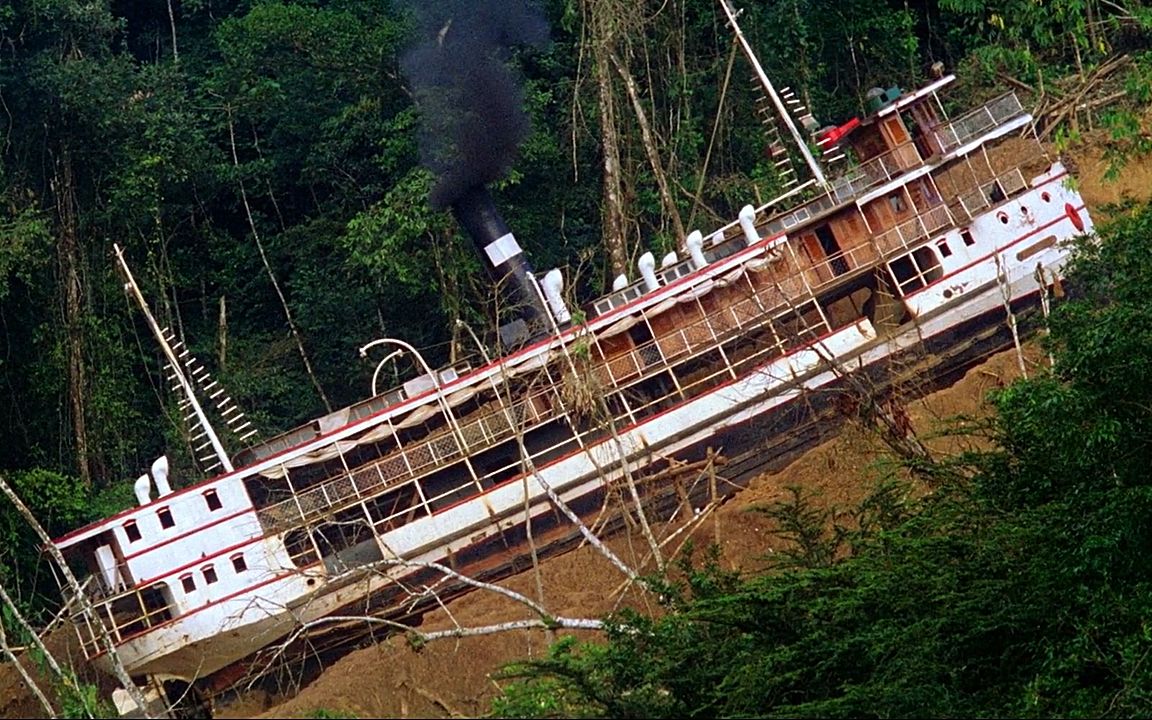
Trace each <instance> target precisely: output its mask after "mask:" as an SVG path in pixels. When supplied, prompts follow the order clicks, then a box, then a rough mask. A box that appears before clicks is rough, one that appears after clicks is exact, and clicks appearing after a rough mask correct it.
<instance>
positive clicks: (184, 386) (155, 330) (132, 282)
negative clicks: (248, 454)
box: [112, 243, 233, 472]
mask: <svg viewBox="0 0 1152 720" xmlns="http://www.w3.org/2000/svg"><path fill="white" fill-rule="evenodd" d="M112 247H113V249H114V250H115V251H116V259H117V260H118V261H120V270H121V272H123V273H124V277H125V279H126V280H127V282H125V283H124V289H125V290H127V291H128V292H130V293H132V297H133V298H135V300H136V304H138V305H139V306H140V309H141V310H142V311H143V312H144V318H145V319H146V320H147V321H148V328H149V329H150V330H152V334H153V335H154V336H156V342H158V343H160V349H161V350H163V351H164V356H165V357H166V358H168V364H169V365H171V366H172V372H173V373H174V374H175V375H176V381H177V382H179V383H180V389H181V390H183V391H184V394H185V395H186V396H187V398H188V403H189V405H191V406H192V410H193V411H194V412H195V413H196V417H197V418H198V419H199V420H200V426H201V427H203V428H204V433H205V434H206V435H207V436H208V440H209V441H210V442H211V443H212V450H213V451H214V452H215V453H216V457H218V458H219V459H220V465H221V466H222V467H223V468H224V470H225V471H226V472H232V470H233V467H232V461H231V460H230V459H229V458H228V453H226V452H224V446H223V445H221V444H220V438H219V437H217V436H216V431H215V430H213V429H212V425H211V423H209V422H208V416H207V415H205V414H204V409H203V408H201V407H200V401H199V400H197V399H196V393H195V391H194V390H193V389H192V383H190V382H188V378H187V377H186V376H185V375H184V372H183V371H182V370H181V369H180V359H179V358H178V357H176V351H175V350H173V349H172V346H171V345H169V344H168V340H167V339H166V338H165V337H164V331H163V330H161V329H160V325H159V324H158V323H157V322H156V318H154V317H153V316H152V311H151V310H150V309H149V308H148V303H147V301H145V300H144V295H143V294H142V293H141V292H140V286H138V285H137V284H136V278H134V277H132V271H131V270H129V269H128V262H127V261H126V260H124V250H123V249H122V248H121V247H120V245H119V244H118V243H117V244H114V245H113V246H112Z"/></svg>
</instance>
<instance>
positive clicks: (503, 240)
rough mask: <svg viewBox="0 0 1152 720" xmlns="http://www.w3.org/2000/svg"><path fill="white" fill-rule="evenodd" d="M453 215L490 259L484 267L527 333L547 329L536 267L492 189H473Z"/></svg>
mask: <svg viewBox="0 0 1152 720" xmlns="http://www.w3.org/2000/svg"><path fill="white" fill-rule="evenodd" d="M452 214H453V215H455V216H456V220H457V222H459V223H460V225H462V226H463V227H464V229H465V230H466V231H467V232H468V236H469V237H471V238H472V242H473V243H474V244H475V245H476V250H477V251H479V253H480V254H481V255H482V256H483V257H484V259H485V260H486V262H485V263H484V265H485V267H487V268H488V274H489V276H490V277H491V278H492V281H493V283H495V285H496V286H497V287H498V288H500V291H501V294H502V295H503V297H504V300H505V303H506V305H510V306H512V307H514V308H515V309H516V312H517V314H518V315H519V316H520V317H521V318H522V319H523V320H524V322H525V323H526V325H525V327H524V332H526V333H527V334H528V335H529V336H531V335H536V334H538V333H539V332H540V331H541V330H544V329H545V327H544V323H545V322H546V320H547V318H546V317H545V315H544V313H546V312H548V310H547V308H545V307H544V301H543V299H542V298H541V297H540V291H539V290H538V289H537V288H536V283H535V281H534V280H533V278H532V277H531V273H532V267H531V266H530V265H529V264H528V261H527V259H525V257H524V253H523V252H522V251H521V249H520V244H519V243H517V242H516V237H515V236H514V235H513V234H512V231H511V230H509V229H508V224H507V223H505V222H504V218H502V217H500V213H499V212H497V210H496V205H495V204H494V203H493V202H492V196H491V195H489V194H488V190H487V189H486V188H484V187H483V186H482V185H476V186H473V187H471V188H469V189H468V190H466V191H465V192H464V194H463V195H461V196H460V197H458V198H456V200H455V202H453V203H452ZM523 339H527V337H525V338H521V340H523ZM504 340H505V345H513V344H516V343H515V342H512V340H513V338H512V337H506V338H505V339H504Z"/></svg>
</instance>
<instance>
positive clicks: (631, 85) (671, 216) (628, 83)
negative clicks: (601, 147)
mask: <svg viewBox="0 0 1152 720" xmlns="http://www.w3.org/2000/svg"><path fill="white" fill-rule="evenodd" d="M612 64H613V65H615V66H616V72H618V73H619V74H620V79H621V80H623V81H624V89H625V90H626V91H627V93H628V99H629V100H630V101H631V102H632V111H633V112H635V113H636V122H637V123H638V124H639V125H640V137H641V140H642V141H643V143H644V152H645V153H646V154H647V155H648V164H649V165H651V166H652V175H653V176H654V177H655V178H656V186H657V188H658V189H659V190H660V206H661V207H662V208H663V209H664V215H665V217H667V218H668V221H669V222H671V223H672V232H673V234H674V235H675V236H676V246H677V248H678V249H680V250H681V251H683V248H682V247H681V246H682V245H683V244H684V222H683V221H682V220H681V219H680V211H679V210H677V209H676V203H675V201H673V199H672V191H671V190H669V188H668V175H667V174H666V173H665V172H664V163H663V162H662V161H661V160H660V149H659V148H658V147H656V136H655V134H654V133H653V132H652V126H651V124H650V123H649V122H648V114H647V113H646V112H644V104H643V103H642V102H640V92H639V91H638V90H637V89H636V80H635V79H634V78H633V77H632V73H631V72H630V71H629V70H628V67H627V66H626V65H625V64H624V63H623V62H621V61H620V58H619V57H618V56H617V55H616V53H612Z"/></svg>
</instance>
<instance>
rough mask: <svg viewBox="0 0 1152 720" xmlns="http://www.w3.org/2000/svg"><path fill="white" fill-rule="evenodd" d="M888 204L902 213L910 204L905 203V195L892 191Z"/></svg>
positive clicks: (893, 209)
mask: <svg viewBox="0 0 1152 720" xmlns="http://www.w3.org/2000/svg"><path fill="white" fill-rule="evenodd" d="M888 206H889V207H890V208H892V212H894V213H902V212H904V211H905V210H907V209H908V206H907V205H905V204H904V196H903V195H901V194H900V193H892V194H891V195H889V196H888Z"/></svg>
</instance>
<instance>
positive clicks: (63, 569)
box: [0, 476, 152, 718]
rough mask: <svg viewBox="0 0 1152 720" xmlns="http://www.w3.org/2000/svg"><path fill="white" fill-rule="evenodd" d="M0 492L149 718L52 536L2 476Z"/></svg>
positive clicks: (122, 683)
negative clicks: (49, 561) (52, 564)
mask: <svg viewBox="0 0 1152 720" xmlns="http://www.w3.org/2000/svg"><path fill="white" fill-rule="evenodd" d="M0 492H3V493H4V494H5V495H6V496H7V497H8V499H9V500H10V501H11V502H12V504H13V505H14V506H16V510H17V511H18V512H19V513H20V514H21V515H22V516H23V517H24V519H25V521H27V522H28V525H29V526H31V527H32V529H33V530H34V531H35V532H36V535H37V536H39V538H40V541H41V543H43V547H44V549H45V550H47V551H48V554H50V555H51V556H52V559H53V560H54V561H55V562H56V565H57V566H58V567H59V568H60V573H61V574H62V575H63V576H64V580H65V582H67V584H68V587H69V589H70V590H71V592H72V595H73V597H74V598H75V600H76V602H77V604H79V605H80V612H81V613H82V614H83V615H84V619H85V620H86V621H87V622H88V623H89V625H90V626H91V627H92V628H93V631H94V632H95V633H96V635H97V636H98V637H99V639H100V645H101V646H102V647H103V650H104V652H106V653H107V654H108V660H109V662H111V664H112V671H113V673H114V674H115V675H116V679H117V680H119V681H120V684H121V685H122V686H123V687H124V690H125V692H127V693H128V696H129V697H130V698H132V701H133V702H134V703H136V706H137V707H138V708H140V712H141V713H143V714H144V717H146V718H151V717H152V715H151V713H150V712H149V710H148V701H147V700H145V699H144V694H143V693H141V692H140V688H138V687H136V683H134V682H132V678H131V677H129V675H128V671H127V670H126V669H125V668H124V663H123V662H122V661H121V660H120V654H119V653H118V652H117V651H116V643H114V642H113V641H112V636H111V635H110V634H109V633H108V628H107V626H105V625H104V620H103V618H101V617H100V614H99V613H97V612H96V610H95V608H93V607H92V602H91V601H90V600H89V599H88V595H87V594H86V593H85V592H84V589H83V587H81V585H80V581H78V580H77V579H76V576H75V575H74V574H72V568H70V567H68V562H67V561H66V560H65V559H64V556H63V555H62V554H61V553H60V550H59V549H58V548H57V547H56V546H55V545H54V544H53V543H52V538H50V537H48V533H46V532H44V527H43V526H42V525H41V524H40V522H39V521H38V520H37V519H36V516H35V515H33V514H32V511H31V510H29V509H28V506H27V505H25V504H24V501H23V500H21V499H20V496H19V495H17V494H16V491H14V490H13V489H12V487H11V486H10V485H9V484H8V481H7V480H5V479H4V478H3V477H2V476H0ZM65 602H67V600H65ZM33 637H36V635H35V633H33ZM36 640H37V641H39V638H38V637H37V638H36Z"/></svg>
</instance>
